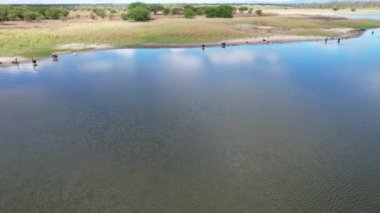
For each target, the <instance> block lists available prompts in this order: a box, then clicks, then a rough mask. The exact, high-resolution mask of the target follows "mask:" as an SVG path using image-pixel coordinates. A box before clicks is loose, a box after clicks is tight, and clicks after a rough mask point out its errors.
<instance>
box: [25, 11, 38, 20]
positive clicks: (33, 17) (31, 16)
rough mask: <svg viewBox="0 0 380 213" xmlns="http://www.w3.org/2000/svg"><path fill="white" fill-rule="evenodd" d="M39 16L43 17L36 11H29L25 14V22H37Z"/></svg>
mask: <svg viewBox="0 0 380 213" xmlns="http://www.w3.org/2000/svg"><path fill="white" fill-rule="evenodd" d="M38 16H41V14H39V13H37V12H34V11H27V12H25V13H24V20H25V21H33V20H36V19H37V17H38Z"/></svg>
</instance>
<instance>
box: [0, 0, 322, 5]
mask: <svg viewBox="0 0 380 213" xmlns="http://www.w3.org/2000/svg"><path fill="white" fill-rule="evenodd" d="M135 1H137V0H0V3H1V4H43V3H46V4H80V3H86V4H91V3H130V2H135ZM139 1H143V2H149V3H232V2H238V3H246V2H248V3H254V2H260V3H262V2H264V3H279V2H295V0H139ZM296 1H297V2H326V1H328V0H296Z"/></svg>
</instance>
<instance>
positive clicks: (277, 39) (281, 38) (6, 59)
mask: <svg viewBox="0 0 380 213" xmlns="http://www.w3.org/2000/svg"><path fill="white" fill-rule="evenodd" d="M366 31H367V30H365V29H350V30H348V31H347V32H345V33H344V34H343V35H342V36H339V37H328V40H329V41H331V40H336V39H338V38H340V39H351V38H357V37H360V36H362V35H363V34H364V33H365V32H366ZM325 39H326V37H322V36H297V35H269V36H265V37H263V36H255V37H249V38H240V39H226V40H223V41H219V42H211V43H204V45H205V47H206V48H207V47H217V46H221V45H222V43H225V44H226V46H239V45H260V44H262V45H270V44H284V43H294V42H306V41H324V40H325ZM202 45H203V44H202V43H196V44H143V45H138V46H115V45H107V44H79V43H74V44H65V45H62V46H70V47H72V50H68V51H57V52H55V53H56V54H58V55H67V54H72V53H76V52H90V51H98V50H113V49H141V48H152V49H161V48H202ZM16 58H17V62H18V64H26V63H32V59H31V58H26V57H22V56H0V68H2V67H9V66H12V65H15V64H14V63H13V62H14V61H15V59H16ZM47 58H49V57H35V59H37V60H41V59H47Z"/></svg>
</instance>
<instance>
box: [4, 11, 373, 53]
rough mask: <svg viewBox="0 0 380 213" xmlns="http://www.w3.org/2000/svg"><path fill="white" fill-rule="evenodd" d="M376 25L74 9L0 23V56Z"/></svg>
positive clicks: (327, 33)
mask: <svg viewBox="0 0 380 213" xmlns="http://www.w3.org/2000/svg"><path fill="white" fill-rule="evenodd" d="M284 11H285V10H284ZM287 11H288V10H287ZM271 12H273V13H275V11H271ZM268 14H269V13H268ZM378 27H380V21H373V20H348V19H342V18H326V17H318V16H311V15H294V14H292V15H289V14H281V15H276V14H272V15H264V16H254V15H247V14H237V16H236V17H234V18H232V19H220V18H216V19H208V18H204V17H197V18H195V19H185V18H182V17H179V16H178V17H177V16H170V17H169V16H163V15H156V16H153V20H151V21H149V22H128V21H123V20H120V16H119V14H116V15H115V16H114V17H113V18H112V19H110V18H105V19H101V18H100V19H97V20H91V19H90V18H89V13H87V12H83V11H77V12H71V13H70V15H69V18H68V19H67V20H66V21H61V20H43V21H40V22H21V21H17V22H3V23H0V55H2V56H25V57H31V56H35V57H42V56H47V55H49V54H51V53H53V52H58V51H70V48H69V47H70V45H69V46H66V47H65V46H62V45H67V44H73V43H76V44H77V43H80V44H86V45H87V46H86V45H85V46H83V49H88V48H93V46H94V45H108V46H114V47H138V46H143V45H149V44H151V45H189V44H193V45H194V44H202V43H212V42H219V41H222V40H229V39H242V38H252V37H263V36H274V35H277V36H278V35H298V36H314V37H315V36H320V37H337V36H343V35H345V34H346V33H347V32H348V31H347V30H342V29H358V28H360V29H361V28H365V29H369V28H378ZM90 45H93V46H90ZM62 47H65V48H62Z"/></svg>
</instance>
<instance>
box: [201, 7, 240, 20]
mask: <svg viewBox="0 0 380 213" xmlns="http://www.w3.org/2000/svg"><path fill="white" fill-rule="evenodd" d="M233 12H234V10H233V7H231V6H229V5H221V6H209V7H206V8H205V14H206V17H207V18H232V16H233Z"/></svg>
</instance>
